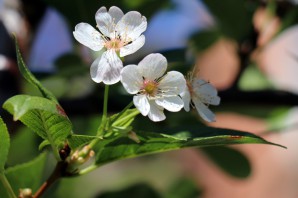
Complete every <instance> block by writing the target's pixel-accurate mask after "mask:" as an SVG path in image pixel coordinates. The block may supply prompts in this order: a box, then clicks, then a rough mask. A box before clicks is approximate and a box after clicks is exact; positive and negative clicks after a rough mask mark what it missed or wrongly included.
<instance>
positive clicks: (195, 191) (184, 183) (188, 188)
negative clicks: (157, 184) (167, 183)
mask: <svg viewBox="0 0 298 198" xmlns="http://www.w3.org/2000/svg"><path fill="white" fill-rule="evenodd" d="M202 192H203V190H202V189H200V188H199V187H198V184H196V183H195V182H194V181H192V180H190V179H189V178H181V179H180V180H178V181H176V182H175V183H174V184H173V185H172V186H171V187H170V189H169V191H168V192H167V193H166V195H165V196H164V197H165V198H181V197H183V198H193V197H197V198H198V197H200V195H202V194H203V193H202Z"/></svg>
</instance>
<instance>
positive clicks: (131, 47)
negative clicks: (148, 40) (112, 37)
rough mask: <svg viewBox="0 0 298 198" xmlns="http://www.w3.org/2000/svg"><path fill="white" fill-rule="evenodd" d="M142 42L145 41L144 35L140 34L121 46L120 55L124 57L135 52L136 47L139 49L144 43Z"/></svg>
mask: <svg viewBox="0 0 298 198" xmlns="http://www.w3.org/2000/svg"><path fill="white" fill-rule="evenodd" d="M144 43H145V36H144V35H141V36H140V37H139V38H137V39H136V40H135V41H133V42H132V43H131V44H128V45H125V46H123V47H122V48H121V49H120V56H121V57H124V56H127V55H129V54H133V53H135V52H136V51H137V50H138V49H140V48H141V47H142V46H143V45H144Z"/></svg>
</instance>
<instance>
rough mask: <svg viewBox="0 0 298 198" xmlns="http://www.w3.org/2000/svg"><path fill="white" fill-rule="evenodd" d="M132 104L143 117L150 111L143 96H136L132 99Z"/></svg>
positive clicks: (147, 102)
mask: <svg viewBox="0 0 298 198" xmlns="http://www.w3.org/2000/svg"><path fill="white" fill-rule="evenodd" d="M133 104H134V105H135V106H136V108H137V109H138V110H139V111H140V112H141V114H142V115H143V116H146V115H148V113H149V111H150V104H149V101H148V99H147V97H146V96H145V95H137V96H134V97H133Z"/></svg>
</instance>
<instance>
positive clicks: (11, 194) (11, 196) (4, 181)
mask: <svg viewBox="0 0 298 198" xmlns="http://www.w3.org/2000/svg"><path fill="white" fill-rule="evenodd" d="M0 181H1V183H2V184H3V186H4V188H5V190H6V192H7V194H8V197H9V198H17V196H16V195H15V194H14V192H13V190H12V188H11V185H10V183H9V181H8V180H7V178H6V176H5V175H4V173H0Z"/></svg>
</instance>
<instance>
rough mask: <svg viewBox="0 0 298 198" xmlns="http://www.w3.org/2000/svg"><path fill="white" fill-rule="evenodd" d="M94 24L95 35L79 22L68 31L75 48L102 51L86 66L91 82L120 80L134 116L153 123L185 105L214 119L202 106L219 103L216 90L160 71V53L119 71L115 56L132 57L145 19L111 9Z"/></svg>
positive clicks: (141, 42) (102, 12)
mask: <svg viewBox="0 0 298 198" xmlns="http://www.w3.org/2000/svg"><path fill="white" fill-rule="evenodd" d="M95 20H96V23H97V28H98V29H99V31H97V30H96V29H94V28H93V27H92V26H91V25H89V24H87V23H79V24H77V25H76V27H75V31H74V32H73V35H74V37H75V39H76V40H77V41H78V42H80V43H81V44H83V45H85V46H87V47H89V48H90V49H92V50H94V51H103V52H102V54H101V55H100V56H99V57H98V58H97V59H96V60H95V61H94V62H93V63H92V65H91V68H90V74H91V78H92V79H93V81H95V82H97V83H100V82H103V83H104V84H107V85H112V84H115V83H118V82H119V81H121V83H122V85H123V87H124V88H125V90H126V91H127V92H128V93H129V94H133V95H134V97H133V103H134V105H135V106H136V108H137V109H138V110H139V111H140V113H141V114H142V115H143V116H148V117H149V118H150V119H151V120H152V121H155V122H157V121H162V120H164V119H165V118H166V116H165V114H164V109H166V110H168V111H171V112H178V111H180V110H181V109H182V108H184V109H185V110H186V111H189V110H190V108H189V107H190V105H192V106H193V107H195V108H196V109H197V111H198V113H199V115H200V116H201V117H202V118H203V119H204V120H205V121H208V122H212V121H215V115H214V114H213V112H211V111H210V110H209V109H208V105H209V104H211V105H218V104H219V102H220V98H219V97H218V96H217V91H216V89H215V88H214V87H213V86H212V85H211V84H210V83H208V82H206V81H204V80H202V79H197V78H191V79H185V77H184V76H183V75H182V74H181V73H180V72H177V71H169V72H167V73H166V70H167V65H168V63H167V60H166V58H165V57H164V56H163V55H161V54H159V53H155V54H149V55H147V56H146V57H145V58H144V59H143V60H142V61H140V62H139V64H138V65H127V66H125V67H123V63H122V60H121V58H122V57H125V56H127V55H130V54H133V53H134V52H136V51H137V50H139V49H140V48H141V47H142V46H143V45H144V43H145V36H144V35H143V32H144V31H145V30H146V28H147V20H146V17H144V16H142V15H141V14H140V13H139V12H136V11H130V12H128V13H126V14H124V13H123V12H122V10H121V9H120V8H118V7H116V6H112V7H111V8H110V9H109V10H107V9H106V7H101V8H100V9H99V10H98V11H97V12H96V14H95Z"/></svg>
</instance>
